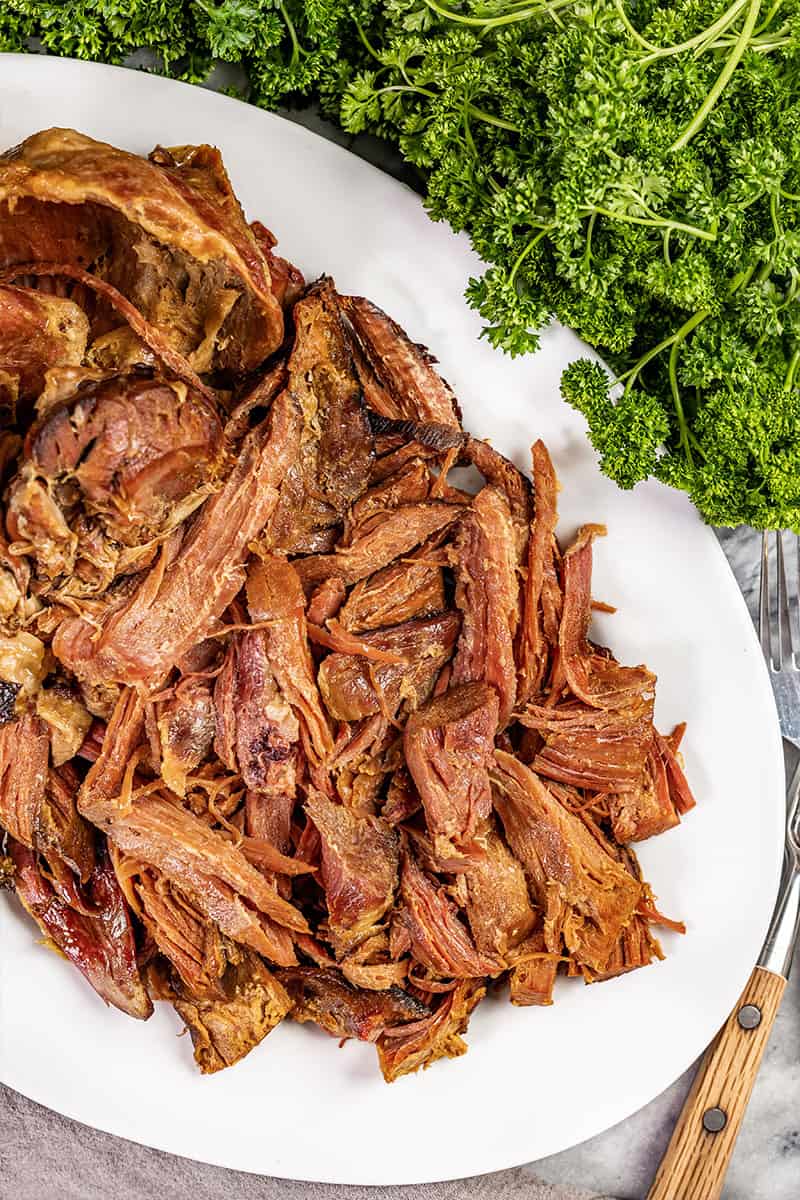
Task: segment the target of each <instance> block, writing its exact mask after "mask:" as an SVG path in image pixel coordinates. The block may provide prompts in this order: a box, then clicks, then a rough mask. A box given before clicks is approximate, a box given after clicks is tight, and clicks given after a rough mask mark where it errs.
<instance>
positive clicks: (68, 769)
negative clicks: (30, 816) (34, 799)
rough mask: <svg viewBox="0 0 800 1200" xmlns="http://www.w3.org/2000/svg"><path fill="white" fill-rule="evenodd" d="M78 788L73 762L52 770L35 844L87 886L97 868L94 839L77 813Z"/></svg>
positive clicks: (78, 778)
mask: <svg viewBox="0 0 800 1200" xmlns="http://www.w3.org/2000/svg"><path fill="white" fill-rule="evenodd" d="M79 788H80V777H79V776H78V774H77V772H76V770H75V768H74V767H73V766H72V764H71V763H64V764H63V765H62V766H60V767H51V768H50V770H49V771H48V772H47V784H46V786H45V795H44V802H43V803H42V805H41V808H40V809H39V813H38V816H37V819H36V827H35V833H34V838H33V842H34V848H35V849H37V850H38V851H39V852H40V853H41V854H44V856H45V857H46V858H51V859H59V860H60V861H61V862H64V863H66V865H67V866H68V867H69V869H70V870H71V871H72V872H74V874H75V875H76V876H77V878H78V879H79V880H80V882H81V883H86V882H87V880H88V879H89V878H90V877H91V874H92V871H93V870H94V867H95V861H96V858H95V849H94V844H95V837H94V830H93V829H92V827H91V825H90V824H89V823H88V821H85V820H84V819H83V817H82V816H81V815H80V813H79V812H78V805H77V802H78V791H79Z"/></svg>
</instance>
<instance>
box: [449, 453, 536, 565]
mask: <svg viewBox="0 0 800 1200" xmlns="http://www.w3.org/2000/svg"><path fill="white" fill-rule="evenodd" d="M539 444H540V445H541V443H539ZM545 453H547V451H545ZM464 458H466V460H467V461H468V462H470V463H472V465H473V466H474V467H476V468H477V469H478V470H479V471H480V473H481V475H483V477H484V479H485V480H486V482H487V483H488V484H490V485H491V486H492V487H494V488H496V490H497V491H498V492H501V493H502V495H503V496H504V497H505V501H506V504H507V505H508V511H509V513H510V514H511V521H512V524H513V527H514V542H515V546H516V551H517V557H518V559H519V560H520V561H521V560H522V559H523V557H524V555H525V553H526V551H527V546H528V534H529V532H530V526H531V520H532V518H533V513H534V507H533V496H532V494H531V485H530V481H529V480H528V479H526V478H525V476H524V475H523V474H522V472H521V471H518V470H517V468H516V467H515V466H514V464H513V463H512V462H511V461H510V460H509V459H507V458H506V457H505V455H503V454H501V453H500V452H499V450H495V448H494V446H492V445H490V444H489V442H484V441H481V440H479V439H478V438H472V437H471V438H468V440H467V442H466V445H465V446H464Z"/></svg>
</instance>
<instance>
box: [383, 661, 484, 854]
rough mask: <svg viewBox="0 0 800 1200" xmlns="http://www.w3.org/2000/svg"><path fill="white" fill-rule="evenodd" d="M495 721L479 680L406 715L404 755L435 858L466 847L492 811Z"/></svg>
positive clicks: (447, 692)
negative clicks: (491, 780) (489, 769)
mask: <svg viewBox="0 0 800 1200" xmlns="http://www.w3.org/2000/svg"><path fill="white" fill-rule="evenodd" d="M497 720H498V699H497V693H496V692H495V691H494V690H493V689H492V688H490V687H488V686H487V685H486V684H483V683H466V684H461V685H460V686H458V687H453V688H450V689H449V690H448V691H446V692H445V693H444V694H443V695H442V696H438V697H436V698H435V699H433V700H429V701H428V703H427V704H426V705H424V706H423V707H422V708H420V709H418V710H417V711H416V712H415V713H412V714H411V716H410V717H409V719H408V722H407V724H406V728H405V732H404V734H403V749H404V753H405V759H406V763H407V764H408V769H409V771H410V772H411V776H412V778H413V780H414V784H415V786H416V789H417V792H418V793H419V796H420V799H421V800H422V805H423V808H424V809H425V821H426V824H427V827H428V831H429V832H430V834H431V836H432V838H433V846H434V854H435V855H436V856H437V857H439V858H442V859H447V858H449V857H451V856H453V855H454V854H455V853H456V852H457V848H463V847H467V846H469V844H470V842H471V841H472V840H473V838H474V837H475V834H476V832H477V830H478V829H479V828H481V827H482V826H483V825H485V823H486V819H487V818H488V816H489V814H490V813H491V811H492V790H491V786H490V783H489V773H488V767H489V764H490V762H491V761H492V755H493V751H494V738H495V733H496V732H497Z"/></svg>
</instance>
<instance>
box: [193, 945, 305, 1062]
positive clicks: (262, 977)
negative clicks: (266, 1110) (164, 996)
mask: <svg viewBox="0 0 800 1200" xmlns="http://www.w3.org/2000/svg"><path fill="white" fill-rule="evenodd" d="M222 987H223V994H222V996H221V997H220V998H204V997H198V996H194V995H193V994H192V993H191V991H190V990H188V989H186V988H185V987H184V988H181V989H179V990H178V992H177V993H176V994H174V995H173V996H171V997H169V998H170V999H171V1000H172V1004H173V1006H174V1008H175V1011H176V1012H177V1014H178V1016H179V1017H180V1018H181V1019H182V1020H183V1022H184V1023H185V1025H186V1028H187V1029H188V1030H189V1034H190V1036H191V1039H192V1045H193V1047H194V1058H195V1062H196V1063H197V1065H198V1067H199V1068H200V1070H201V1072H202V1073H203V1075H212V1074H214V1072H215V1071H221V1070H223V1069H224V1068H225V1067H232V1066H233V1064H234V1063H237V1062H239V1061H240V1060H241V1059H243V1058H244V1057H245V1055H246V1054H249V1053H250V1051H251V1050H252V1049H254V1047H256V1046H257V1045H258V1044H259V1043H260V1042H263V1040H264V1038H265V1037H266V1036H267V1034H268V1033H271V1032H272V1030H273V1029H274V1028H275V1026H276V1025H279V1024H280V1023H281V1021H282V1020H283V1018H284V1017H285V1016H286V1015H287V1014H288V1013H289V1012H290V1011H291V1007H292V1001H291V999H290V997H289V995H288V993H287V992H286V989H285V988H284V987H283V986H282V985H281V984H280V983H279V982H278V980H277V979H276V978H275V976H274V975H273V974H272V973H271V972H270V971H269V970H267V968H266V966H265V965H264V963H263V962H262V961H261V959H260V958H259V957H258V955H257V954H251V953H247V952H244V953H243V954H242V955H241V957H240V959H239V961H238V962H236V963H233V964H231V966H229V967H228V969H227V971H226V973H225V976H224V977H223V980H222Z"/></svg>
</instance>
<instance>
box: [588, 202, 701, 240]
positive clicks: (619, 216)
mask: <svg viewBox="0 0 800 1200" xmlns="http://www.w3.org/2000/svg"><path fill="white" fill-rule="evenodd" d="M581 211H582V212H583V215H584V216H587V217H588V216H589V214H590V213H592V212H596V213H599V214H600V216H601V217H610V218H611V220H612V221H628V222H630V224H632V225H649V226H650V227H651V228H653V229H670V230H674V229H678V230H680V231H681V233H691V234H693V235H694V237H698V238H703V239H704V240H705V241H707V242H715V241H716V240H717V231H716V230H715V229H714V230H711V229H698V228H697V226H696V225H684V223H683V222H682V221H664V220H660V219H658V218H650V217H632V216H630V215H629V214H628V213H619V212H613V211H612V210H611V209H610V208H600V207H596V208H585V209H582V210H581Z"/></svg>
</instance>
